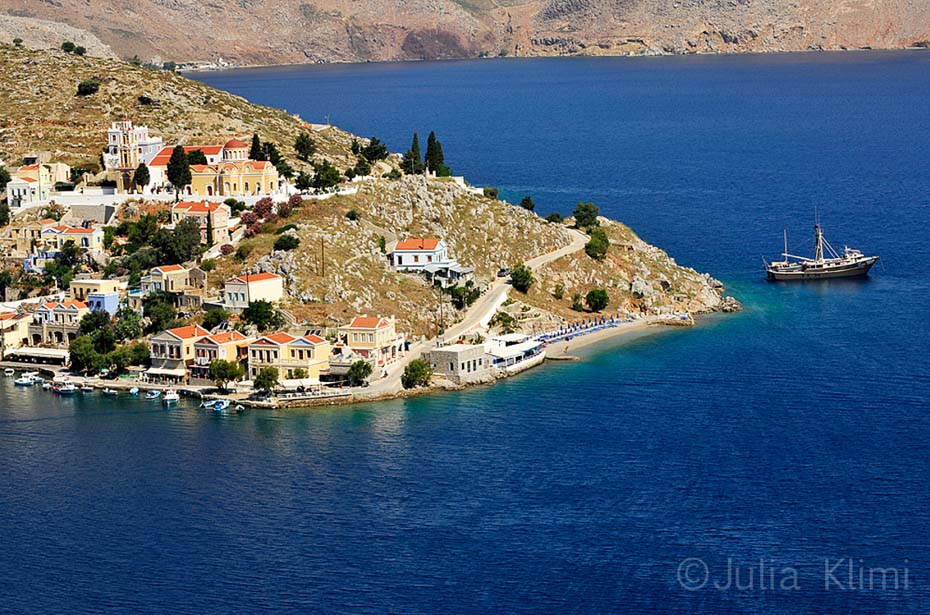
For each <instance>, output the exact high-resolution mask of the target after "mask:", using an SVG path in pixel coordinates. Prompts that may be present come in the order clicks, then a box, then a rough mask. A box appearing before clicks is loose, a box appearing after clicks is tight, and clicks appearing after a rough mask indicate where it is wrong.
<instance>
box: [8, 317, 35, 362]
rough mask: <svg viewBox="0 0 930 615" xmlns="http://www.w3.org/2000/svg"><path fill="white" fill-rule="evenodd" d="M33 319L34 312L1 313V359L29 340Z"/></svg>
mask: <svg viewBox="0 0 930 615" xmlns="http://www.w3.org/2000/svg"><path fill="white" fill-rule="evenodd" d="M32 319H33V316H32V314H26V313H23V314H17V313H15V312H3V313H0V360H2V359H5V358H6V356H7V354H8V353H9V352H11V351H14V350H16V349H18V348H21V347H22V346H23V345H25V344H26V343H27V342H28V341H29V325H31V324H32Z"/></svg>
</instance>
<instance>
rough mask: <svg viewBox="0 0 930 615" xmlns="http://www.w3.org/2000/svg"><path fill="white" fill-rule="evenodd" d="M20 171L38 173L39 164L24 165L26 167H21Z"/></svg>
mask: <svg viewBox="0 0 930 615" xmlns="http://www.w3.org/2000/svg"><path fill="white" fill-rule="evenodd" d="M19 170H20V171H38V170H39V165H37V164H30V165H24V166H21V167H19Z"/></svg>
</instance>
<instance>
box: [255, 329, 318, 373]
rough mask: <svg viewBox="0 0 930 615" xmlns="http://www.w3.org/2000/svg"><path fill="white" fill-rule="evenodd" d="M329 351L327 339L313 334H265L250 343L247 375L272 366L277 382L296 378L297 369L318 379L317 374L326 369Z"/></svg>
mask: <svg viewBox="0 0 930 615" xmlns="http://www.w3.org/2000/svg"><path fill="white" fill-rule="evenodd" d="M329 353H330V347H329V342H327V341H326V340H325V339H323V338H322V337H319V336H316V335H305V336H303V337H295V336H293V335H290V334H288V333H275V334H273V335H266V336H264V337H261V338H259V339H258V340H256V341H254V342H252V343H251V344H249V378H250V379H252V380H255V377H256V376H258V374H259V372H260V371H262V369H264V368H266V367H271V368H274V369H276V370H278V381H279V382H280V381H284V380H295V379H297V378H298V377H299V376H300V375H299V373H298V371H297V370H304V372H306V376H304V377H305V378H309V379H311V380H316V381H319V379H320V374H321V373H322V372H325V371H327V370H328V369H329Z"/></svg>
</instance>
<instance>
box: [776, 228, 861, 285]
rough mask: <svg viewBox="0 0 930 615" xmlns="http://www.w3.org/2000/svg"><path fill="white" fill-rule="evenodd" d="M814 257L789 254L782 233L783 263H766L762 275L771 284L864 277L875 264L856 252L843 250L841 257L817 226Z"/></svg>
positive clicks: (844, 248)
mask: <svg viewBox="0 0 930 615" xmlns="http://www.w3.org/2000/svg"><path fill="white" fill-rule="evenodd" d="M814 239H815V242H816V243H815V248H814V257H813V258H807V257H806V256H796V255H794V254H790V253H789V252H788V232H787V231H785V251H784V252H782V256H783V257H784V260H782V261H777V262H772V263H766V264H765V272H766V275H767V277H768V279H769V280H772V281H779V282H784V281H793V280H827V279H831V278H854V277H864V276H867V275H868V274H869V269H871V268H872V265H874V264H875V263H876V262H877V261H878V257H877V256H865V255H864V254H863V253H862V252H860V251H859V250H856V249H854V248H850V247H848V246H844V247H843V253H842V255H841V254H839V253H838V252H837V251H836V250H834V249H833V246H831V245H830V242H828V241H827V240H826V239H825V238H824V236H823V229H821V228H820V224H815V225H814Z"/></svg>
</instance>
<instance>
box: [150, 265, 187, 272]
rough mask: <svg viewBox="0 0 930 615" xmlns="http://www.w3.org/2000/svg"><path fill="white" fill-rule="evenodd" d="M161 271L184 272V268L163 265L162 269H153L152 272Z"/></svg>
mask: <svg viewBox="0 0 930 615" xmlns="http://www.w3.org/2000/svg"><path fill="white" fill-rule="evenodd" d="M156 270H157V271H161V272H162V273H170V272H172V271H184V267H182V266H181V265H162V266H160V267H152V271H156Z"/></svg>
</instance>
